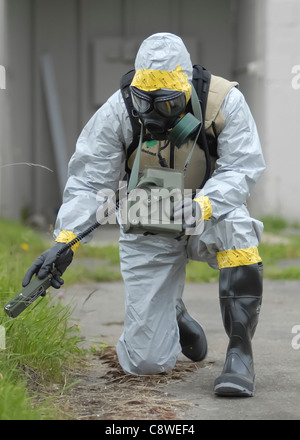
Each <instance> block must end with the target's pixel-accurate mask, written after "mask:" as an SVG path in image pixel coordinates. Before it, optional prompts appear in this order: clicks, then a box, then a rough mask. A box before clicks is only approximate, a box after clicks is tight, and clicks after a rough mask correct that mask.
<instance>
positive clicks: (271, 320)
mask: <svg viewBox="0 0 300 440" xmlns="http://www.w3.org/2000/svg"><path fill="white" fill-rule="evenodd" d="M63 301H64V302H65V303H72V304H73V305H74V306H75V305H76V307H75V310H74V312H73V317H74V319H76V320H77V322H78V325H80V328H81V333H82V336H84V338H85V344H86V346H89V345H91V346H93V345H99V343H101V342H105V343H108V344H116V343H117V340H118V338H119V336H120V334H121V332H122V326H123V320H124V300H123V284H122V283H99V284H94V283H91V284H85V285H83V286H74V287H70V288H65V292H64V300H63ZM184 302H185V304H186V306H187V308H188V310H189V311H190V312H191V314H192V315H193V316H194V318H196V319H197V320H199V321H200V322H201V323H202V325H203V326H204V328H205V330H206V333H207V339H208V344H209V352H208V356H207V358H206V359H205V361H204V363H203V365H202V367H201V368H198V369H197V370H196V371H195V372H192V373H190V374H188V375H187V376H185V378H184V380H182V381H177V382H176V383H170V384H168V385H166V386H165V388H164V392H165V393H166V395H167V394H168V395H171V396H173V398H178V399H185V400H187V401H188V402H190V403H191V406H190V407H188V408H187V410H186V412H185V418H186V420H223V419H225V420H244V419H250V420H260V419H263V420H292V419H293V420H299V419H300V282H296V281H290V282H288V281H268V280H265V282H264V299H263V306H262V310H261V315H260V321H259V325H258V327H257V331H256V334H255V337H254V340H253V350H254V359H255V367H256V368H255V369H256V392H255V396H254V397H252V398H220V397H216V396H215V395H214V393H213V383H214V379H215V378H216V377H217V376H218V375H219V374H220V372H221V370H222V367H223V363H224V359H225V353H226V348H227V341H228V339H227V336H226V334H225V331H224V329H223V325H222V322H221V314H220V309H219V303H218V285H217V284H215V283H213V284H187V285H186V288H185V293H184ZM293 332H294V333H293ZM182 359H186V358H184V356H183V355H182Z"/></svg>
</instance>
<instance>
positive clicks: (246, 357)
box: [23, 33, 265, 396]
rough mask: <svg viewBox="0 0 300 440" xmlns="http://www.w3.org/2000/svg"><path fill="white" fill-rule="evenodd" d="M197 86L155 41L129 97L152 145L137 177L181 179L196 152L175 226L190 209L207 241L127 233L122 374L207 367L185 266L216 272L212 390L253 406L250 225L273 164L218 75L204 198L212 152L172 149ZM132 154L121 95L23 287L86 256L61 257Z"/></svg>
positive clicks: (253, 250) (77, 168)
mask: <svg viewBox="0 0 300 440" xmlns="http://www.w3.org/2000/svg"><path fill="white" fill-rule="evenodd" d="M192 77H193V65H192V63H191V60H190V55H189V53H188V51H187V49H186V47H185V45H184V43H183V41H182V40H181V38H180V37H178V36H176V35H173V34H170V33H158V34H154V35H152V36H150V37H149V38H147V39H146V40H144V41H143V43H142V45H141V47H140V49H139V51H138V53H137V56H136V61H135V73H134V76H133V80H132V82H131V84H130V87H129V90H130V93H129V94H128V97H129V98H130V99H131V100H132V103H133V107H134V112H133V113H134V116H135V117H136V118H137V121H138V124H139V126H140V127H141V128H142V130H145V132H147V133H148V135H150V137H148V141H146V142H145V143H144V144H143V145H142V147H141V151H140V157H139V160H140V163H139V166H140V169H139V171H140V170H141V169H142V168H143V167H145V166H147V165H150V166H157V167H164V168H165V169H166V168H174V169H177V168H178V169H182V168H183V165H184V163H185V162H184V161H185V157H186V155H187V154H188V153H189V152H191V151H192V158H191V160H190V162H189V164H188V167H187V170H186V174H185V177H184V188H192V189H193V197H192V198H187V197H183V199H182V202H181V201H179V202H178V201H177V202H176V203H174V212H173V218H178V217H179V218H180V217H181V216H183V218H184V221H185V222H186V217H188V215H187V216H186V215H185V209H187V208H189V209H190V211H189V213H190V214H191V213H192V219H194V220H195V222H194V223H193V225H195V224H196V223H197V222H199V221H200V220H201V221H202V229H201V232H200V233H198V234H190V235H188V234H186V233H183V234H181V236H180V237H177V238H174V237H171V236H166V235H164V234H159V233H157V234H153V233H149V234H147V233H146V234H145V233H132V232H131V231H129V232H125V230H124V225H123V224H121V227H120V240H119V246H120V259H121V271H122V276H123V279H124V286H125V322H124V330H123V333H122V335H121V337H120V339H119V341H118V344H117V354H118V359H119V362H120V365H121V366H122V368H123V370H124V371H125V372H126V373H128V374H132V375H148V374H155V373H160V372H164V371H167V370H170V369H172V368H173V367H174V365H175V363H176V360H177V358H178V355H179V353H180V352H183V353H184V354H185V355H186V356H187V357H188V358H190V359H191V360H193V361H201V360H203V359H204V358H205V356H206V352H207V341H206V336H205V333H204V330H203V328H202V326H201V325H200V324H199V323H198V322H197V321H196V320H195V319H193V318H192V317H191V316H190V314H189V313H188V311H187V310H186V308H185V306H184V303H183V301H182V295H183V291H184V284H185V271H186V263H187V261H188V259H192V260H197V261H202V262H207V263H208V264H209V265H210V266H211V267H213V268H214V269H216V270H219V274H220V275H219V301H220V307H221V316H222V319H223V323H224V328H225V331H226V333H227V335H228V337H229V344H228V349H227V355H226V359H225V364H224V368H223V371H222V372H221V375H220V376H219V377H218V378H217V379H216V380H215V383H214V392H215V393H216V394H217V395H225V396H252V395H253V392H254V376H255V375H254V366H253V355H252V345H251V340H252V337H253V335H254V332H255V328H256V325H257V322H258V315H259V310H260V306H261V301H262V283H263V281H262V278H263V276H262V261H261V258H260V256H259V252H258V245H259V242H260V239H261V235H262V231H263V224H262V223H261V222H260V221H258V220H256V219H253V218H251V217H250V215H249V212H248V210H247V207H246V201H247V199H248V197H249V196H250V194H251V191H252V190H253V187H254V185H255V183H256V182H257V180H258V178H259V177H260V176H261V174H262V172H263V171H264V169H265V163H264V158H263V154H262V150H261V145H260V141H259V136H258V133H257V129H256V125H255V122H254V120H253V117H252V115H251V113H250V110H249V107H248V105H247V103H246V101H245V99H244V96H243V95H242V93H241V92H240V91H239V90H238V84H237V83H234V82H230V81H227V80H225V79H223V78H220V77H217V76H214V75H211V79H210V83H209V91H208V99H207V106H206V113H205V131H206V134H209V133H210V132H211V131H212V130H213V131H214V133H215V132H217V157H216V158H215V160H213V158H211V165H212V169H211V172H210V175H209V178H208V179H206V182H205V184H204V186H203V187H202V188H201V190H200V189H199V188H200V187H201V182H202V181H203V176H204V174H205V169H206V167H207V161H206V160H205V157H204V156H205V155H204V153H203V149H201V148H198V145H197V146H196V148H194V149H193V150H192V145H193V144H194V143H195V142H194V141H193V140H191V139H188V140H186V139H185V144H184V145H182V146H181V148H176V147H175V148H174V147H173V145H172V143H168V142H166V141H165V139H166V137H167V136H168V133H170V132H171V131H172V129H174V127H175V124H176V123H178V120H181V119H182V117H183V116H184V115H185V114H186V113H187V109H188V105H189V103H190V101H191V98H192V93H193V87H192V79H193V78H192ZM142 132H143V131H142ZM149 139H150V140H149ZM132 142H133V128H132V123H131V118H130V115H129V113H128V110H127V107H126V105H125V102H124V98H123V95H122V93H121V90H118V91H117V92H116V93H114V94H113V95H112V96H111V97H110V98H109V99H108V101H107V102H106V103H105V104H104V105H103V106H102V107H101V108H100V109H99V110H98V111H97V112H96V113H95V115H94V116H93V117H92V118H91V120H90V121H89V122H88V123H87V125H86V126H85V127H84V129H83V131H82V133H81V135H80V137H79V139H78V142H77V146H76V151H75V153H74V154H73V156H72V158H71V160H70V163H69V176H68V181H67V184H66V188H65V191H64V198H63V204H62V206H61V208H60V210H59V213H58V216H57V221H56V227H55V232H54V238H55V239H56V244H55V245H54V246H53V247H51V248H50V249H48V250H46V251H45V252H44V253H43V254H42V255H41V256H40V257H39V258H38V259H37V260H36V261H35V263H34V264H33V265H32V266H31V267H30V269H29V270H28V271H27V273H26V275H25V278H24V280H23V285H24V286H25V285H27V284H28V283H29V282H30V280H31V278H32V276H33V275H34V274H37V276H38V277H39V278H43V277H44V276H45V275H46V274H47V273H49V271H50V270H51V267H52V265H53V263H54V264H55V266H56V268H57V269H58V271H59V273H60V274H61V275H62V274H63V272H64V271H65V270H66V268H67V267H68V265H69V264H70V263H71V261H72V258H73V252H75V251H76V249H75V248H76V247H77V246H76V247H73V248H72V250H71V249H69V250H68V252H66V253H65V254H62V255H60V256H59V257H58V252H59V250H60V249H61V247H62V246H63V244H64V243H66V242H69V241H71V239H72V238H74V237H76V236H78V235H79V234H80V233H81V232H82V231H83V229H86V228H87V227H89V226H90V225H91V224H92V223H94V222H95V218H96V217H95V216H96V213H97V210H98V209H99V201H97V194H98V193H99V191H100V192H101V191H103V190H107V189H109V190H112V191H114V192H116V191H117V190H118V187H119V182H120V181H122V180H124V174H125V169H127V173H128V172H130V171H128V169H129V170H130V167H131V168H132V167H133V162H134V157H135V154H136V151H135V152H134V153H133V154H132V155H131V157H130V158H128V155H127V158H126V151H128V148H129V146H130V145H131V144H132ZM162 145H163V147H162ZM158 159H163V162H161V161H159V160H158ZM126 164H127V167H125V165H126ZM98 200H99V198H98ZM190 217H191V215H190ZM189 224H190V222H189ZM183 225H184V227H185V226H186V223H183ZM78 246H79V244H78ZM62 283H63V280H62V279H61V278H60V277H59V276H57V277H56V278H55V279H54V280H53V282H52V285H53V287H55V288H59V287H60V286H61V284H62ZM112 300H113V299H112ZM199 301H200V302H201V288H200V287H199ZM204 310H205V304H203V313H204Z"/></svg>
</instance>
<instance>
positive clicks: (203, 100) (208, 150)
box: [120, 65, 218, 188]
mask: <svg viewBox="0 0 300 440" xmlns="http://www.w3.org/2000/svg"><path fill="white" fill-rule="evenodd" d="M134 75H135V70H130V71H129V72H127V73H126V74H125V75H124V76H123V77H122V78H121V82H120V89H121V92H122V96H123V99H124V102H125V105H126V108H127V111H128V114H129V117H130V121H131V125H132V130H133V141H132V143H131V144H130V145H129V147H128V148H127V151H126V159H128V158H129V157H130V156H131V154H132V153H133V152H134V151H135V149H136V148H137V147H138V144H139V136H140V123H139V119H138V117H136V116H134V113H133V109H134V108H133V104H132V99H131V93H130V89H129V87H130V84H131V82H132V80H133V77H134ZM210 79H211V73H210V72H209V71H208V70H206V69H205V68H204V67H202V66H200V65H195V66H193V85H194V88H195V90H196V92H197V95H198V98H199V101H200V105H201V110H202V116H203V121H205V112H206V104H207V98H208V91H209V86H210ZM187 112H191V113H192V107H191V102H190V101H189V103H188V105H187ZM213 131H214V136H211V135H207V134H206V133H205V124H204V123H203V125H202V129H201V133H200V136H199V140H198V144H199V148H201V149H202V150H203V151H204V153H205V157H206V163H207V166H206V168H207V169H206V173H205V177H204V180H203V182H202V184H201V187H200V188H202V187H203V186H204V184H205V182H206V181H207V180H208V178H209V176H210V156H212V157H215V158H217V157H218V154H217V144H218V143H217V133H216V131H215V130H214V127H213ZM144 140H145V141H146V140H150V139H147V138H145V139H144ZM126 172H127V173H128V174H130V169H129V168H128V164H127V160H126Z"/></svg>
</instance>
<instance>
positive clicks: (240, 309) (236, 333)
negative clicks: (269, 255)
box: [214, 263, 263, 397]
mask: <svg viewBox="0 0 300 440" xmlns="http://www.w3.org/2000/svg"><path fill="white" fill-rule="evenodd" d="M262 286H263V265H262V263H256V264H251V265H248V266H238V267H230V268H224V269H221V271H220V280H219V290H220V291H219V295H220V306H221V313H222V319H223V324H224V328H225V331H226V333H227V335H228V337H229V345H228V349H227V355H226V360H225V365H224V368H223V371H222V374H221V376H220V377H218V378H217V379H216V380H215V384H214V391H215V393H216V394H217V395H220V396H248V397H250V396H253V393H254V379H255V374H254V365H253V355H252V343H251V340H252V338H253V335H254V332H255V329H256V326H257V323H258V316H259V312H260V307H261V302H262V291H263V288H262Z"/></svg>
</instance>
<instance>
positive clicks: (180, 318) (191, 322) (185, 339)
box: [176, 300, 207, 362]
mask: <svg viewBox="0 0 300 440" xmlns="http://www.w3.org/2000/svg"><path fill="white" fill-rule="evenodd" d="M176 310H177V322H178V327H179V335H180V345H181V348H182V353H183V354H184V355H185V356H186V357H187V358H189V359H191V360H192V361H194V362H200V361H202V360H203V359H204V358H205V356H206V353H207V340H206V336H205V332H204V330H203V328H202V327H201V325H200V324H199V323H198V322H197V321H196V320H195V319H193V318H192V317H191V316H190V314H189V313H188V311H187V309H186V307H185V305H184V304H183V301H182V300H179V301H178V302H177V306H176Z"/></svg>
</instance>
